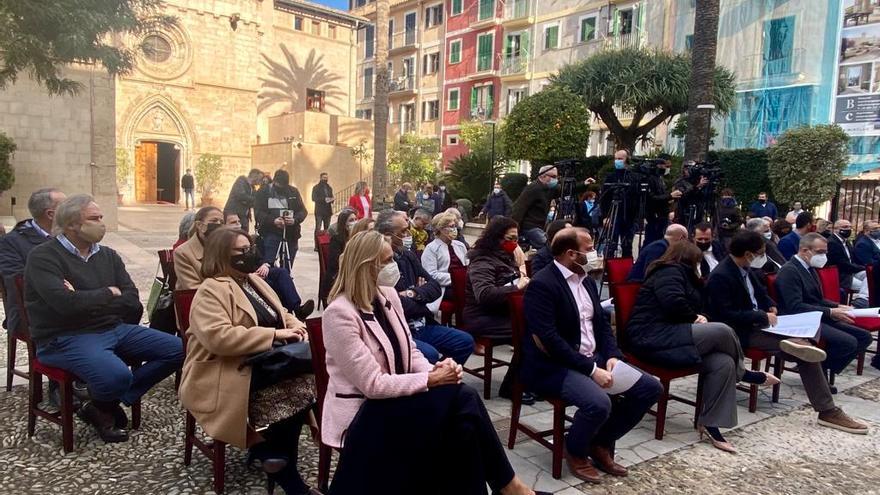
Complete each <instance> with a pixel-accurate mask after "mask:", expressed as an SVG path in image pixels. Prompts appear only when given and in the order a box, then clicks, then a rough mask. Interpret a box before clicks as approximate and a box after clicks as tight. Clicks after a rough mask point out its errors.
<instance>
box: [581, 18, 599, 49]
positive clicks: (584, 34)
mask: <svg viewBox="0 0 880 495" xmlns="http://www.w3.org/2000/svg"><path fill="white" fill-rule="evenodd" d="M594 39H596V18H595V17H587V18H586V19H581V39H580V41H581V43H584V42H587V41H592V40H594Z"/></svg>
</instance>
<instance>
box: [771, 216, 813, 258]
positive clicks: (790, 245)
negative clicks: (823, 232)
mask: <svg viewBox="0 0 880 495" xmlns="http://www.w3.org/2000/svg"><path fill="white" fill-rule="evenodd" d="M812 228H813V214H812V213H810V212H808V211H805V212H803V213H801V214H800V215H798V216H797V219H796V220H795V223H794V230H792V231H791V232H789V233H788V234H786V235H785V237H782V238H780V239H779V242H778V243H776V246H777V247H778V248H779V252H780V253H782V256H783V257H784V258H785V259H786V261H787V260H789V259H791V257H792V256H794V255H795V254H797V252H798V243H799V242H800V239H801V237H803V236H804V235H806V234H807V233H808V232H810V230H811V229H812Z"/></svg>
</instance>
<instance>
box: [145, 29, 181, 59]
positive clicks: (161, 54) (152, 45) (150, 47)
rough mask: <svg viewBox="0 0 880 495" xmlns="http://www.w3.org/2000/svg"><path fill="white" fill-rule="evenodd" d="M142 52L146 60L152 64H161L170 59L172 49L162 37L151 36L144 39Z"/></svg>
mask: <svg viewBox="0 0 880 495" xmlns="http://www.w3.org/2000/svg"><path fill="white" fill-rule="evenodd" d="M143 51H144V56H145V57H147V60H149V61H150V62H153V63H154V64H161V63H162V62H167V61H168V59H170V58H171V55H172V53H173V52H174V49H173V47H172V46H171V43H170V42H169V41H168V40H167V39H165V37H164V36H160V35H158V34H151V35H149V36H147V37H146V38H145V39H144V44H143Z"/></svg>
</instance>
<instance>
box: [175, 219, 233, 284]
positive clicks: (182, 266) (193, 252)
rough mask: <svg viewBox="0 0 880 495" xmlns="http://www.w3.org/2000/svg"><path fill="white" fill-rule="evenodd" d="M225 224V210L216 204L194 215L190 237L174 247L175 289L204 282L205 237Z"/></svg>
mask: <svg viewBox="0 0 880 495" xmlns="http://www.w3.org/2000/svg"><path fill="white" fill-rule="evenodd" d="M222 226H223V212H222V211H220V208H217V207H216V206H205V207H203V208H201V209H199V211H197V212H196V215H195V217H193V223H192V227H191V228H190V230H189V238H188V239H187V240H186V242H184V243H183V244H181V245H180V246H178V247H177V248H175V249H174V274H175V275H176V276H177V283H176V284H175V286H174V289H175V290H187V289H196V288H198V286H199V284H201V283H202V274H201V268H202V257H204V255H205V238H206V237H207V236H208V234H210V233H211V232H213V231H214V230H215V229H217V228H218V227H222Z"/></svg>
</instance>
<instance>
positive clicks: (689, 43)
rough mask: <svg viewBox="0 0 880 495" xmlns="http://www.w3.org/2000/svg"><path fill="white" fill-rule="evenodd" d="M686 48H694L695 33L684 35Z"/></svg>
mask: <svg viewBox="0 0 880 495" xmlns="http://www.w3.org/2000/svg"><path fill="white" fill-rule="evenodd" d="M684 49H685V50H687V51H691V50H693V49H694V35H692V34H689V35H687V36H685V37H684Z"/></svg>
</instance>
